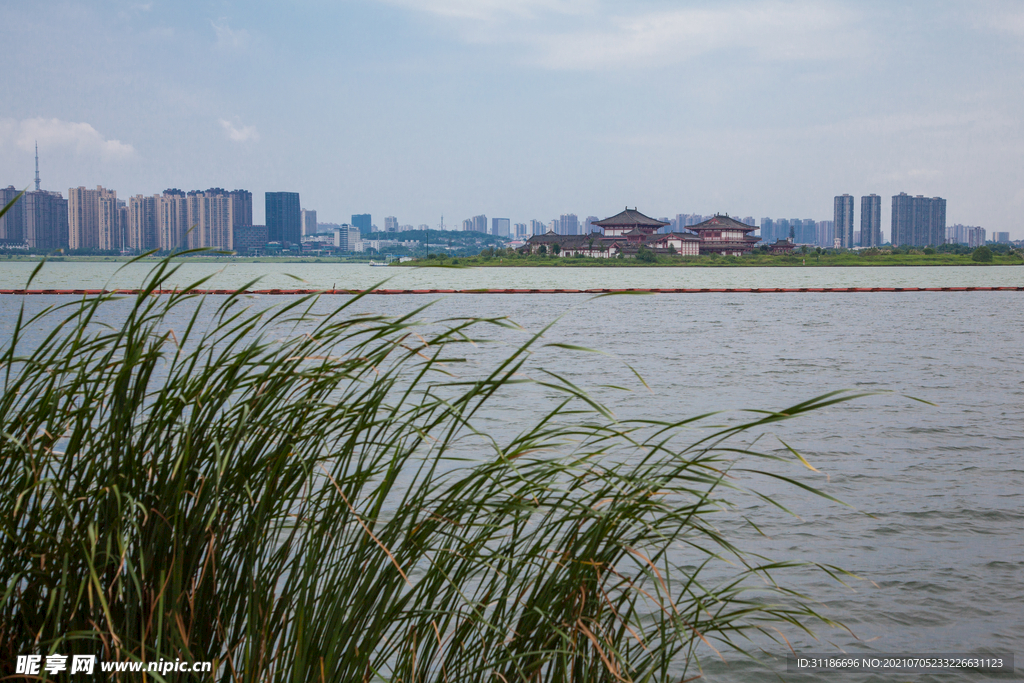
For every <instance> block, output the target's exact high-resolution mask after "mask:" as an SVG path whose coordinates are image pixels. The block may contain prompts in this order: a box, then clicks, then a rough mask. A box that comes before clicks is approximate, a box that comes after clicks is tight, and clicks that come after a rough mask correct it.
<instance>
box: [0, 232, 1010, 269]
mask: <svg viewBox="0 0 1024 683" xmlns="http://www.w3.org/2000/svg"><path fill="white" fill-rule="evenodd" d="M454 249H455V251H454V252H452V251H443V252H442V251H438V250H430V249H427V248H414V249H409V248H393V249H392V248H389V249H388V250H387V251H386V253H379V252H377V251H376V250H372V249H370V250H368V251H366V252H361V253H346V254H344V255H339V254H336V253H330V252H316V251H305V252H302V253H297V252H296V253H294V254H283V253H276V254H270V255H266V254H265V255H259V256H254V255H244V254H235V253H233V252H218V251H202V252H198V253H197V252H194V251H193V252H189V253H185V254H181V255H172V254H168V253H163V252H154V253H152V254H148V255H145V256H142V257H140V256H137V255H126V254H121V253H118V252H101V251H98V250H95V249H91V250H83V251H65V250H58V251H56V252H49V253H43V252H36V253H32V252H29V251H27V250H25V249H15V248H10V247H7V248H4V247H3V246H0V263H2V262H3V261H33V262H34V261H41V260H44V259H45V260H47V261H50V262H61V261H67V262H104V261H108V262H127V261H144V262H150V263H154V264H155V263H158V262H160V261H163V260H165V259H168V258H170V260H171V261H172V262H191V263H195V262H196V261H200V262H203V261H206V262H217V263H336V264H345V263H350V264H366V263H369V262H370V261H377V262H381V261H384V260H385V259H387V260H388V261H390V262H391V265H395V266H398V265H403V266H413V267H416V266H423V265H464V266H478V267H498V266H500V267H541V268H580V267H584V268H594V267H600V268H651V267H655V268H658V267H677V268H678V267H682V268H713V267H759V268H760V267H851V266H1019V265H1024V249H1021V248H1020V247H1017V246H1014V245H1012V244H987V245H985V246H982V247H976V248H971V247H967V246H965V245H962V244H946V245H942V246H940V247H938V248H932V247H924V248H916V247H891V246H883V247H878V248H871V249H859V250H852V249H823V248H821V247H809V246H801V247H797V248H796V249H795V250H794V251H793V252H792V253H790V254H785V255H783V254H772V253H769V252H768V250H767V248H759V249H755V250H754V252H753V253H750V254H747V255H745V256H720V255H717V254H712V255H705V256H679V255H677V254H662V253H657V254H656V253H654V252H653V251H649V250H646V249H641V251H640V252H639V254H638V255H637V257H635V258H634V257H628V258H622V257H618V258H593V257H589V256H582V255H576V256H570V257H566V256H562V255H560V254H559V253H558V245H557V244H556V245H553V246H552V247H551V251H549V252H548V253H544V254H531V255H525V254H522V253H520V252H519V251H517V250H516V249H513V248H512V247H504V246H503V245H502V243H501V242H500V241H498V240H497V238H493V239H492V243H491V244H490V246H484V247H483V248H480V246H479V245H477V249H476V250H472V249H471V245H468V244H461V245H458V246H457V247H454ZM399 259H404V261H403V262H401V263H399Z"/></svg>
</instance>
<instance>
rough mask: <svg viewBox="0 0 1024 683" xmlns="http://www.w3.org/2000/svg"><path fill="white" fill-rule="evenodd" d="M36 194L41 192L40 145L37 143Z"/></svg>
mask: <svg viewBox="0 0 1024 683" xmlns="http://www.w3.org/2000/svg"><path fill="white" fill-rule="evenodd" d="M36 192H39V143H38V142H36Z"/></svg>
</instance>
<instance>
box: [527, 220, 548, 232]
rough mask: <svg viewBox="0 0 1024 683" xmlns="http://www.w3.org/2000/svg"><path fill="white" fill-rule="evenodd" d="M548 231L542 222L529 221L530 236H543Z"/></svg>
mask: <svg viewBox="0 0 1024 683" xmlns="http://www.w3.org/2000/svg"><path fill="white" fill-rule="evenodd" d="M547 231H548V229H547V226H546V225H544V221H538V220H536V219H531V220H530V234H531V235H543V234H544V233H546V232H547Z"/></svg>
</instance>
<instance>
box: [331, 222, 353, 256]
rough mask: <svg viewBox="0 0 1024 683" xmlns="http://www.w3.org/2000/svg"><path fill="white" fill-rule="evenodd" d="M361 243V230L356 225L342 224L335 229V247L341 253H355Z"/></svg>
mask: <svg viewBox="0 0 1024 683" xmlns="http://www.w3.org/2000/svg"><path fill="white" fill-rule="evenodd" d="M357 242H359V228H357V227H356V226H354V225H348V224H347V223H345V224H342V225H340V226H338V227H337V228H335V229H334V246H335V247H337V249H338V250H339V251H355V246H356V243H357Z"/></svg>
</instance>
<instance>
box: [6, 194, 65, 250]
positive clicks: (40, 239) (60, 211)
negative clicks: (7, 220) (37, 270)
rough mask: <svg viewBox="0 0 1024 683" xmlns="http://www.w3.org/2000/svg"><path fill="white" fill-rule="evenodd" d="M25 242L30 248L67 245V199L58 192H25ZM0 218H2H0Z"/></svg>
mask: <svg viewBox="0 0 1024 683" xmlns="http://www.w3.org/2000/svg"><path fill="white" fill-rule="evenodd" d="M24 202H25V243H26V244H27V245H28V246H29V248H30V249H61V248H64V247H66V246H68V200H66V199H64V197H63V196H62V195H61V193H60V192H47V191H46V190H36V191H35V192H26V193H25V197H24ZM0 220H2V219H0Z"/></svg>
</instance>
